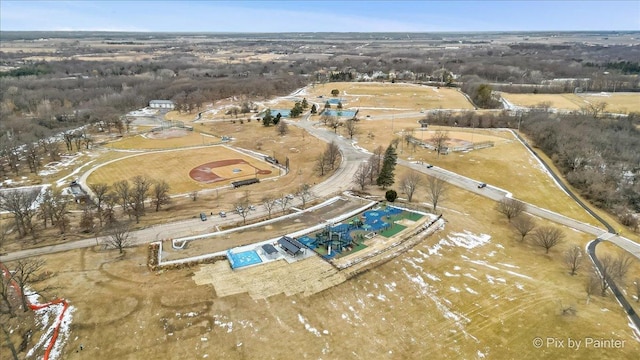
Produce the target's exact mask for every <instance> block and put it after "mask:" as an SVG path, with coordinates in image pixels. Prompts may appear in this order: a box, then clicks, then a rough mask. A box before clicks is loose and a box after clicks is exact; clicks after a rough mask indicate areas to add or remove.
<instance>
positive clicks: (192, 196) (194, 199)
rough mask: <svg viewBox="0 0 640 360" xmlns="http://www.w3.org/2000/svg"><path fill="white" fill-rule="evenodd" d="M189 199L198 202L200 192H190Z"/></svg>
mask: <svg viewBox="0 0 640 360" xmlns="http://www.w3.org/2000/svg"><path fill="white" fill-rule="evenodd" d="M189 197H190V198H191V199H192V200H193V201H196V200H198V190H193V191H192V192H190V193H189Z"/></svg>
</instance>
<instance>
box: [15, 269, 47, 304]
mask: <svg viewBox="0 0 640 360" xmlns="http://www.w3.org/2000/svg"><path fill="white" fill-rule="evenodd" d="M44 264H45V262H44V260H42V259H39V258H28V259H20V260H18V261H17V262H16V265H15V268H14V270H13V279H14V280H15V282H16V284H18V287H19V288H20V295H21V299H20V300H21V301H22V310H23V311H25V312H27V311H29V306H28V304H27V296H28V294H26V289H27V287H29V285H31V283H32V282H33V280H34V278H35V276H36V273H37V272H39V271H40V270H42V267H43V266H44Z"/></svg>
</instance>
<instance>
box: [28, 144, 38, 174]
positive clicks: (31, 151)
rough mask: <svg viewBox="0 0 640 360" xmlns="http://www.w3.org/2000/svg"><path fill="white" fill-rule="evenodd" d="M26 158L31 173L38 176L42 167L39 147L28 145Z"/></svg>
mask: <svg viewBox="0 0 640 360" xmlns="http://www.w3.org/2000/svg"><path fill="white" fill-rule="evenodd" d="M25 158H26V160H27V165H28V166H29V171H31V172H32V173H35V174H37V173H38V170H39V169H40V165H41V162H40V153H39V151H38V147H37V146H35V145H34V144H33V143H28V144H27V145H26V146H25Z"/></svg>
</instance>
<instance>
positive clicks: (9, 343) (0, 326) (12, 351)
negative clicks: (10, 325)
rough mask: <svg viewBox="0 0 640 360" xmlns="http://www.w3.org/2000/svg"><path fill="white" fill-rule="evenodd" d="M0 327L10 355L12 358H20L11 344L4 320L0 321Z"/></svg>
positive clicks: (15, 359)
mask: <svg viewBox="0 0 640 360" xmlns="http://www.w3.org/2000/svg"><path fill="white" fill-rule="evenodd" d="M0 328H2V332H3V333H4V337H5V343H6V344H7V347H9V351H11V356H12V357H13V360H18V359H20V358H19V357H18V352H17V351H16V347H15V346H14V345H13V342H12V341H11V336H10V332H9V330H7V327H6V325H5V322H4V321H0Z"/></svg>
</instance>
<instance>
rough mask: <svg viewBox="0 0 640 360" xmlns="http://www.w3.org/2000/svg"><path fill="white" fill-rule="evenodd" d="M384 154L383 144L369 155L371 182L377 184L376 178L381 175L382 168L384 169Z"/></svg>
mask: <svg viewBox="0 0 640 360" xmlns="http://www.w3.org/2000/svg"><path fill="white" fill-rule="evenodd" d="M383 155H384V148H383V147H382V146H378V147H377V148H375V150H373V154H372V155H371V157H369V160H368V161H369V169H370V171H369V183H370V184H375V181H376V179H377V178H378V176H379V175H380V170H382V159H383Z"/></svg>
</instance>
